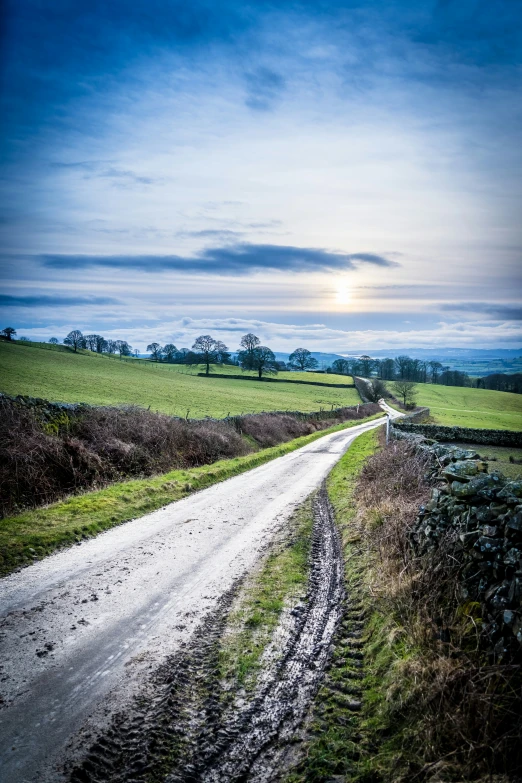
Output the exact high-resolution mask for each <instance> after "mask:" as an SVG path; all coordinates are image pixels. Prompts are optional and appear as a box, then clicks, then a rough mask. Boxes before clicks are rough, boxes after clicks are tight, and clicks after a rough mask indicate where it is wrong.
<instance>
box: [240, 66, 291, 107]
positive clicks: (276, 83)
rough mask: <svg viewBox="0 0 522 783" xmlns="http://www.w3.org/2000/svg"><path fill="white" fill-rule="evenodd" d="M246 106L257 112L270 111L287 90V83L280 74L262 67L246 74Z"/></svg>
mask: <svg viewBox="0 0 522 783" xmlns="http://www.w3.org/2000/svg"><path fill="white" fill-rule="evenodd" d="M245 81H246V84H247V98H246V105H247V106H248V107H249V108H250V109H254V110H255V111H268V110H269V109H271V108H273V105H274V103H275V102H276V101H277V99H278V98H279V97H280V96H281V95H282V93H283V92H284V90H285V86H286V82H285V79H284V78H283V76H282V75H281V74H280V73H276V71H273V70H272V69H270V68H265V67H260V68H256V70H255V71H251V72H250V73H247V74H245Z"/></svg>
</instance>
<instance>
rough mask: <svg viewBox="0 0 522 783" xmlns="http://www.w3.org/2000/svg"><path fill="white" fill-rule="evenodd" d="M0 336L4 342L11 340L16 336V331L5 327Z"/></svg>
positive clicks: (10, 327)
mask: <svg viewBox="0 0 522 783" xmlns="http://www.w3.org/2000/svg"><path fill="white" fill-rule="evenodd" d="M0 334H1V335H2V337H5V339H6V340H12V339H13V337H14V336H15V334H16V329H13V327H12V326H6V327H5V329H2V331H1V332H0Z"/></svg>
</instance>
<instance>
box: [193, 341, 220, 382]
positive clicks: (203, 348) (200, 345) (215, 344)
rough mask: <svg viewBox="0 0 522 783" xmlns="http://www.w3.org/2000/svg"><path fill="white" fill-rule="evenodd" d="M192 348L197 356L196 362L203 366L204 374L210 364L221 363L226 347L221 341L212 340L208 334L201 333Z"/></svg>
mask: <svg viewBox="0 0 522 783" xmlns="http://www.w3.org/2000/svg"><path fill="white" fill-rule="evenodd" d="M192 350H193V351H194V352H195V353H196V355H197V357H198V363H199V364H203V365H204V366H205V374H206V375H208V374H209V373H210V365H211V364H222V363H223V361H224V356H225V354H226V353H227V351H228V348H227V346H226V345H225V343H222V342H221V341H220V340H214V338H213V337H211V336H210V335H209V334H202V335H201V336H200V337H198V338H197V340H196V341H195V343H194V345H193V346H192Z"/></svg>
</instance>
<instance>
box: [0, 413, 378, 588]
mask: <svg viewBox="0 0 522 783" xmlns="http://www.w3.org/2000/svg"><path fill="white" fill-rule="evenodd" d="M381 415H382V414H376V415H375V416H370V417H369V418H367V419H360V420H358V421H350V422H345V423H343V424H338V425H335V426H333V427H330V428H328V429H326V430H321V431H319V432H314V433H312V434H311V435H305V436H304V437H301V438H296V439H295V440H291V441H288V442H287V443H282V444H280V445H279V446H274V447H272V448H268V449H262V450H261V451H258V452H256V453H254V454H248V455H246V456H244V457H236V458H234V459H228V460H220V461H219V462H214V463H213V464H211V465H204V466H203V467H200V468H193V469H189V470H173V471H170V472H169V473H165V474H162V475H160V476H154V477H151V478H146V479H135V480H131V481H123V482H120V483H117V484H113V485H111V486H110V487H107V488H106V489H102V490H98V491H95V492H87V493H85V494H82V495H75V496H73V497H70V498H68V499H67V500H63V501H60V502H58V503H53V504H52V505H50V506H47V507H45V508H40V509H34V510H30V511H26V512H24V513H23V514H19V515H17V516H14V517H7V518H6V519H3V520H0V575H5V574H8V573H9V572H11V571H12V570H13V569H15V568H17V567H18V566H20V565H22V564H24V563H28V562H31V561H33V560H38V559H40V558H42V557H44V556H45V555H48V554H50V553H51V552H53V551H54V550H56V549H57V548H59V547H62V546H66V545H71V544H74V543H75V542H78V541H81V540H82V539H84V538H89V537H91V536H95V535H97V534H98V533H100V532H102V531H103V530H108V529H109V528H111V527H114V526H115V525H119V524H121V523H123V522H128V521H129V520H131V519H136V518H137V517H141V516H143V515H144V514H148V513H149V512H151V511H155V510H156V509H158V508H161V507H162V506H165V505H167V504H168V503H172V502H173V501H175V500H180V499H181V498H184V497H186V496H187V495H190V494H191V493H192V492H195V491H197V490H200V489H205V488H206V487H209V486H211V485H212V484H216V483H217V482H218V481H224V480H225V479H228V478H231V477H232V476H237V475H239V474H240V473H244V472H245V471H247V470H251V469H252V468H255V467H257V466H258V465H263V464H264V463H265V462H269V461H270V460H272V459H275V458H276V457H281V456H283V455H284V454H288V453H289V452H291V451H294V450H295V449H299V448H301V447H302V446H306V445H307V444H308V443H312V442H313V441H315V440H317V439H318V438H321V437H323V435H328V434H330V433H332V432H338V431H340V430H344V429H348V428H350V427H355V426H357V425H358V424H362V423H364V422H367V421H371V420H373V419H376V418H380V416H381Z"/></svg>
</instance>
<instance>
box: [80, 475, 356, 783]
mask: <svg viewBox="0 0 522 783" xmlns="http://www.w3.org/2000/svg"><path fill="white" fill-rule="evenodd" d="M237 587H238V586H236V587H235V588H234V589H233V590H232V591H230V592H229V593H228V594H227V595H226V596H224V597H223V598H222V600H221V602H220V604H219V607H218V609H217V610H216V611H214V612H213V613H212V615H210V616H209V617H208V618H207V619H206V620H205V621H204V622H203V623H202V625H201V626H200V628H199V629H198V631H197V632H196V634H195V635H194V636H193V638H192V640H191V642H190V643H189V644H188V645H187V647H186V648H185V649H184V650H183V651H181V652H180V653H178V654H177V655H176V656H173V657H172V658H171V659H169V660H168V661H167V662H166V664H165V665H164V666H162V667H161V669H159V670H158V671H157V672H156V674H155V676H154V677H153V678H152V679H151V680H150V682H149V684H148V686H147V688H146V689H144V691H143V692H142V694H141V695H140V697H139V699H138V700H137V702H136V705H135V709H133V710H132V714H129V715H121V716H118V717H116V719H115V720H114V721H113V723H112V726H111V728H110V730H109V731H108V732H107V733H106V735H105V736H104V737H102V738H100V739H98V741H97V742H96V744H95V745H94V746H93V747H91V749H90V751H89V754H88V756H87V758H86V759H85V761H84V762H83V763H82V764H81V766H79V767H77V768H76V769H74V770H73V771H72V772H71V773H70V775H69V779H70V781H71V783H102V781H103V783H149V782H150V781H168V783H185V782H187V783H188V781H201V783H203V782H205V783H220V782H221V781H243V780H244V781H246V780H248V781H269V780H273V779H274V778H275V777H277V774H278V771H279V770H280V768H281V764H282V763H283V757H284V756H285V754H286V752H287V750H288V747H289V745H291V742H292V738H293V736H294V734H295V732H296V730H297V728H298V727H299V725H300V724H301V722H302V720H303V718H304V716H305V715H306V713H307V711H308V709H309V707H310V703H311V701H312V699H313V697H314V695H315V693H316V691H317V689H318V687H319V685H320V683H321V680H322V677H323V672H324V670H325V667H326V665H327V662H328V658H329V655H330V652H331V644H332V639H333V637H334V634H335V632H336V630H337V628H338V626H339V623H340V620H341V614H342V611H343V603H344V602H343V598H344V564H343V558H342V553H341V546H340V539H339V534H338V531H337V528H336V525H335V522H334V517H333V511H332V508H331V505H330V502H329V500H328V496H327V494H326V489H325V487H324V485H323V487H322V488H321V490H320V492H319V493H318V495H317V497H316V500H315V502H314V524H313V531H312V542H311V554H310V572H309V579H308V586H307V596H306V600H305V601H303V602H302V604H301V605H299V606H297V607H296V608H295V609H294V610H293V611H292V612H291V613H289V614H287V615H286V616H285V617H284V625H285V627H284V628H283V629H282V633H279V635H278V639H279V641H278V645H279V648H278V649H274V650H272V651H269V652H271V655H269V657H268V660H269V661H270V664H269V665H267V666H266V668H265V669H264V670H263V671H262V674H261V675H260V677H259V680H258V684H257V686H256V688H255V690H254V691H253V693H252V694H251V695H249V696H247V697H246V698H245V694H244V693H243V694H241V698H239V696H238V694H237V693H234V692H231V691H230V690H227V689H226V688H225V687H224V684H223V683H222V682H221V681H220V680H219V671H220V670H219V651H220V638H221V635H222V634H223V631H224V629H225V626H226V622H227V617H228V612H229V609H230V605H231V602H232V600H233V598H234V595H235V593H236V592H237ZM280 630H281V629H280Z"/></svg>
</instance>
